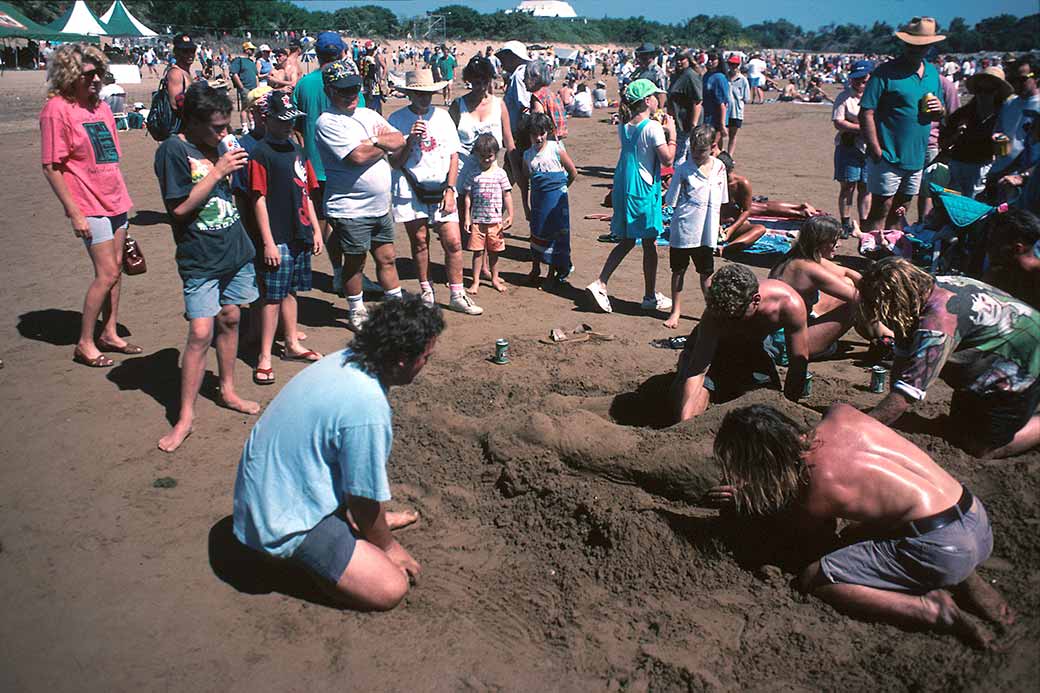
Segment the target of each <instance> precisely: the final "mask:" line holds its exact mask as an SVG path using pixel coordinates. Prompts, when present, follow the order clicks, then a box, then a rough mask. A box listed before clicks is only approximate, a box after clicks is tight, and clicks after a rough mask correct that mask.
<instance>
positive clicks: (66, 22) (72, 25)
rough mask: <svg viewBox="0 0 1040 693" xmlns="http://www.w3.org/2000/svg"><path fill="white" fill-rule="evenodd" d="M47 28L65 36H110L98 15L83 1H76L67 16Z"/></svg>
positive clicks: (67, 11) (56, 20)
mask: <svg viewBox="0 0 1040 693" xmlns="http://www.w3.org/2000/svg"><path fill="white" fill-rule="evenodd" d="M47 27H48V28H49V29H53V30H54V31H58V32H61V33H63V34H82V35H86V36H106V35H108V32H107V31H105V28H104V27H103V26H101V21H100V20H99V19H98V18H97V15H95V14H94V13H93V12H91V11H90V8H89V7H87V3H85V2H84V1H83V0H76V2H75V3H73V5H72V7H70V8H69V9H67V10H65V14H63V15H62V16H61V17H59V18H58V19H55V20H54V21H53V22H51V23H50V24H48V25H47Z"/></svg>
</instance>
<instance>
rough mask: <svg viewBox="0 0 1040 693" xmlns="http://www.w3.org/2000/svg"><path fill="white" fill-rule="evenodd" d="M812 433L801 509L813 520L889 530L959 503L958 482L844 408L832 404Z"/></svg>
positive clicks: (875, 424) (917, 450)
mask: <svg viewBox="0 0 1040 693" xmlns="http://www.w3.org/2000/svg"><path fill="white" fill-rule="evenodd" d="M812 435H813V443H812V447H811V448H810V450H809V451H808V452H807V453H806V455H805V463H806V465H807V466H808V467H809V475H810V481H809V487H808V489H807V490H806V491H805V493H804V495H803V500H802V505H803V507H804V508H805V509H806V511H807V512H808V513H809V514H810V515H812V516H814V517H817V518H820V519H825V518H833V517H840V518H843V519H847V520H855V521H858V522H863V523H865V524H869V525H877V526H879V527H890V526H893V525H898V524H901V523H905V522H910V521H912V520H918V519H920V518H922V517H927V516H929V515H934V514H935V513H938V512H942V511H943V510H946V509H947V508H949V507H950V506H952V505H954V504H955V503H956V502H957V501H958V500H959V499H960V496H961V484H960V482H958V481H957V480H956V479H954V478H953V477H952V476H950V475H949V474H948V473H947V472H946V471H945V470H944V469H943V468H942V467H940V466H939V465H938V464H936V463H935V462H934V461H933V460H932V459H931V458H930V457H929V456H928V455H927V454H926V453H925V452H924V451H923V450H921V449H920V448H918V447H917V446H916V445H914V444H913V443H911V442H910V441H908V440H907V439H906V438H904V437H902V436H901V435H899V434H898V433H896V432H895V431H893V430H892V429H890V428H889V427H888V426H885V425H884V424H882V423H880V422H878V421H876V420H875V419H873V418H871V417H870V416H867V415H866V414H863V413H862V412H860V411H858V410H856V409H854V408H853V407H851V406H849V405H847V404H836V405H834V406H832V407H831V408H830V409H829V410H828V411H827V413H826V415H825V416H824V418H823V420H822V421H821V422H820V424H819V425H818V426H817V427H816V428H815V429H814V431H813V433H812Z"/></svg>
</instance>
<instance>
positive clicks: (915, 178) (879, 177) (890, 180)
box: [867, 159, 922, 197]
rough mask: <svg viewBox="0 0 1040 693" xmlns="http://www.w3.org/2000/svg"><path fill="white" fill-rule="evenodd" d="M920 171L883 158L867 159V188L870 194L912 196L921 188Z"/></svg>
mask: <svg viewBox="0 0 1040 693" xmlns="http://www.w3.org/2000/svg"><path fill="white" fill-rule="evenodd" d="M921 173H922V172H921V171H908V170H906V169H905V168H900V167H899V166H896V165H895V164H892V163H889V162H888V161H887V160H885V159H881V160H880V161H874V160H868V161H867V188H868V189H869V190H870V194H871V195H881V196H883V197H894V196H895V195H897V194H899V195H905V196H907V197H913V196H914V195H916V194H917V193H918V192H920V190H921Z"/></svg>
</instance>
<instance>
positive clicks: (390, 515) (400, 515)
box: [386, 510, 419, 529]
mask: <svg viewBox="0 0 1040 693" xmlns="http://www.w3.org/2000/svg"><path fill="white" fill-rule="evenodd" d="M418 519H419V513H418V512H416V511H415V510H397V511H390V510H388V511H387V512H386V524H387V526H388V527H390V529H401V528H402V527H407V526H408V525H412V524H415V523H416V522H417V521H418Z"/></svg>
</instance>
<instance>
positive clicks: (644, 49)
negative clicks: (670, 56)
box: [635, 41, 658, 55]
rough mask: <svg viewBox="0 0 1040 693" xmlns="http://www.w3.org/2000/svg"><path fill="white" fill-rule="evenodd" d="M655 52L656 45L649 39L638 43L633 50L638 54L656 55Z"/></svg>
mask: <svg viewBox="0 0 1040 693" xmlns="http://www.w3.org/2000/svg"><path fill="white" fill-rule="evenodd" d="M657 52H658V50H657V46H656V45H654V44H653V43H650V42H649V41H644V42H643V43H641V44H639V46H638V47H637V48H636V50H635V54H636V55H639V54H640V53H644V54H645V53H653V54H655V55H656V54H657Z"/></svg>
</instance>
